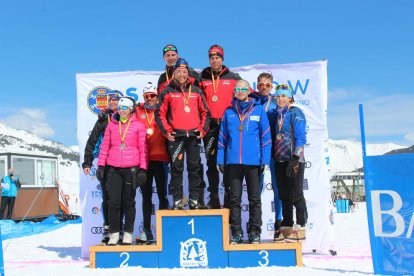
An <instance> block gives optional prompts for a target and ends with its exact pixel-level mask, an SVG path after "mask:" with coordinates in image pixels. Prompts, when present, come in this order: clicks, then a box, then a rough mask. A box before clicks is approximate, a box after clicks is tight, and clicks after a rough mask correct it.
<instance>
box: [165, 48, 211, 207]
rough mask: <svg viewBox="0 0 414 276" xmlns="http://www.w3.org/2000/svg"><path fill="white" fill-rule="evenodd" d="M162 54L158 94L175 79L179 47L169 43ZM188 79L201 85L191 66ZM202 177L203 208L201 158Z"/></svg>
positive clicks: (184, 202) (204, 185)
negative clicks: (174, 71) (163, 63)
mask: <svg viewBox="0 0 414 276" xmlns="http://www.w3.org/2000/svg"><path fill="white" fill-rule="evenodd" d="M162 55H163V58H164V61H165V72H164V73H162V74H161V75H160V77H159V78H158V88H157V91H158V94H160V93H161V92H162V91H163V90H164V89H165V88H166V87H167V86H168V84H169V83H170V81H172V80H173V69H174V64H175V63H176V61H177V59H178V58H179V56H178V48H177V47H176V46H175V45H173V44H167V45H166V46H165V47H164V48H162ZM188 76H189V77H188V79H189V81H191V82H192V84H194V85H197V86H199V83H200V75H199V74H198V73H197V72H196V71H195V70H194V69H193V68H191V67H189V68H188ZM200 177H201V191H200V196H199V198H198V203H199V204H200V207H201V209H208V206H206V205H205V203H204V188H205V187H206V183H205V181H204V166H203V164H202V163H201V159H200ZM182 200H183V204H184V205H185V204H187V199H186V198H185V196H184V197H183V199H182Z"/></svg>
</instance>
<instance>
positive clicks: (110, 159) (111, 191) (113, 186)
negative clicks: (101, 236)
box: [96, 97, 148, 245]
mask: <svg viewBox="0 0 414 276" xmlns="http://www.w3.org/2000/svg"><path fill="white" fill-rule="evenodd" d="M133 112H135V101H134V100H133V99H132V98H129V97H122V98H121V99H120V100H119V102H118V112H116V113H114V115H113V116H112V118H111V122H110V123H109V124H108V126H107V128H106V130H105V136H104V139H103V142H102V145H101V150H100V154H99V158H98V170H97V172H96V177H97V178H98V180H99V178H103V177H104V173H105V172H106V184H107V185H106V187H107V189H108V191H107V192H108V217H109V241H108V245H116V244H118V242H119V232H120V230H121V229H120V209H121V205H122V206H123V208H124V212H125V224H124V236H123V240H122V244H125V245H130V244H132V233H133V232H134V223H135V212H136V210H135V195H136V188H137V186H142V185H144V184H145V181H146V170H147V168H148V148H147V137H146V136H147V130H146V128H145V126H144V125H143V124H142V123H141V122H140V121H139V120H138V119H137V118H136V116H132V115H133Z"/></svg>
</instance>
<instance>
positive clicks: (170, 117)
mask: <svg viewBox="0 0 414 276" xmlns="http://www.w3.org/2000/svg"><path fill="white" fill-rule="evenodd" d="M155 121H156V122H157V125H158V127H159V128H160V130H161V132H162V133H163V134H164V136H165V137H166V138H167V139H168V151H169V153H170V157H171V182H170V193H171V194H172V195H173V200H174V202H173V206H172V209H174V210H179V209H183V207H184V206H183V202H182V201H181V198H182V196H183V170H184V153H185V154H186V155H187V172H188V183H189V184H188V185H189V190H190V191H189V197H190V200H189V205H190V209H199V208H200V204H199V202H198V197H199V195H200V190H201V177H200V140H201V138H203V137H204V135H205V133H206V132H207V130H208V125H209V123H210V114H209V110H208V107H207V103H206V101H205V99H204V96H203V92H202V91H201V89H200V88H198V87H197V86H194V85H193V84H192V82H191V81H190V80H189V79H188V63H187V61H185V60H184V59H181V58H179V59H178V60H177V62H176V63H175V65H174V73H173V80H172V81H171V82H170V83H169V85H168V86H167V88H165V89H164V90H163V91H162V92H161V95H160V99H159V104H158V106H157V108H156V110H155Z"/></svg>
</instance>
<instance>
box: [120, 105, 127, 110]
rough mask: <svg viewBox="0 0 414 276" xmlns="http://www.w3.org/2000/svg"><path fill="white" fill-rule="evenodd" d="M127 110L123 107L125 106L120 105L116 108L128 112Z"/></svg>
mask: <svg viewBox="0 0 414 276" xmlns="http://www.w3.org/2000/svg"><path fill="white" fill-rule="evenodd" d="M128 109H129V107H128V106H125V105H120V106H118V110H124V111H125V110H128Z"/></svg>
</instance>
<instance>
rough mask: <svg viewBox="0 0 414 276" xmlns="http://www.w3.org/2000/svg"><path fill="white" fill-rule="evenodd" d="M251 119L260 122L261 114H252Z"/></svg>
mask: <svg viewBox="0 0 414 276" xmlns="http://www.w3.org/2000/svg"><path fill="white" fill-rule="evenodd" d="M250 121H256V122H260V116H257V115H252V116H250Z"/></svg>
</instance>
